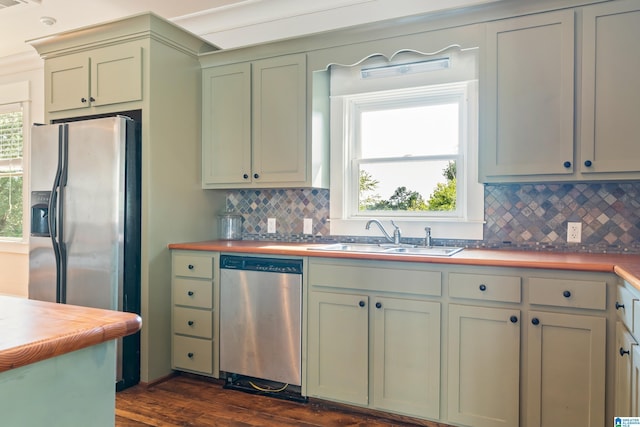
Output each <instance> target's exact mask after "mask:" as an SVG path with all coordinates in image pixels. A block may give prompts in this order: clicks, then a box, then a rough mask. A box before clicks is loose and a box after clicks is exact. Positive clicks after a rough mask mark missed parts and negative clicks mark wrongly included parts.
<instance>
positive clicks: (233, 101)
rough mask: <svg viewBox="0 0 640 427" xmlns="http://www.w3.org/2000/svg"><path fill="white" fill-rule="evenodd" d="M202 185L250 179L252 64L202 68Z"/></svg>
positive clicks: (242, 183) (211, 185)
mask: <svg viewBox="0 0 640 427" xmlns="http://www.w3.org/2000/svg"><path fill="white" fill-rule="evenodd" d="M202 89H203V91H204V94H205V95H204V97H203V105H202V118H203V120H202V138H203V144H202V185H203V187H205V188H212V187H214V186H221V187H222V186H225V185H229V186H231V185H236V186H241V185H242V186H244V185H246V184H247V183H248V182H251V64H250V63H248V62H247V63H242V64H232V65H225V66H220V67H214V68H207V69H205V70H203V71H202Z"/></svg>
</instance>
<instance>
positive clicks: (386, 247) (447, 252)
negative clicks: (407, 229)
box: [309, 243, 463, 256]
mask: <svg viewBox="0 0 640 427" xmlns="http://www.w3.org/2000/svg"><path fill="white" fill-rule="evenodd" d="M309 249H311V250H316V251H329V252H361V253H378V254H394V255H422V256H451V255H453V254H456V253H458V252H460V251H461V250H462V249H463V248H460V247H455V246H430V247H425V246H413V245H400V246H396V245H390V244H370V243H334V244H331V245H326V246H320V247H314V248H309Z"/></svg>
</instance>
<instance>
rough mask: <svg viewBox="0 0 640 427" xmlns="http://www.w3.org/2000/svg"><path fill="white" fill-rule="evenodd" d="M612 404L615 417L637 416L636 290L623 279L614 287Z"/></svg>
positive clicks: (639, 305) (639, 327) (639, 304)
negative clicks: (614, 317)
mask: <svg viewBox="0 0 640 427" xmlns="http://www.w3.org/2000/svg"><path fill="white" fill-rule="evenodd" d="M615 309H616V316H617V321H616V340H615V343H614V344H615V345H614V348H613V350H614V359H615V405H614V408H615V409H614V414H615V416H617V417H638V416H640V346H639V345H638V342H639V341H640V315H638V313H640V291H638V290H636V289H635V288H633V287H632V286H631V285H630V284H628V283H626V282H625V283H624V284H621V285H619V286H618V287H617V289H616V301H615Z"/></svg>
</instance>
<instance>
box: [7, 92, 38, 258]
mask: <svg viewBox="0 0 640 427" xmlns="http://www.w3.org/2000/svg"><path fill="white" fill-rule="evenodd" d="M30 95H31V94H30V88H29V82H28V81H23V82H17V83H10V84H3V85H0V105H5V104H22V132H23V138H22V189H23V190H22V207H23V209H22V224H23V225H22V238H13V239H12V238H9V237H0V252H6V253H17V254H27V253H29V223H30V222H29V221H30V218H29V210H30V206H31V205H30V203H29V200H30V197H29V188H30V185H29V175H30V174H29V153H30V143H29V141H30V132H29V123H31V121H30V117H31V115H30V110H31V97H30Z"/></svg>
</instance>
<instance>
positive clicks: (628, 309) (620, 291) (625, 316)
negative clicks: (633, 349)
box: [615, 286, 639, 332]
mask: <svg viewBox="0 0 640 427" xmlns="http://www.w3.org/2000/svg"><path fill="white" fill-rule="evenodd" d="M636 301H638V299H637V298H634V296H633V294H632V293H631V291H630V290H629V289H627V288H625V287H624V286H618V287H617V289H616V302H615V306H616V314H617V315H618V319H620V320H621V321H622V323H624V326H626V327H627V329H629V330H630V331H631V332H634V330H635V331H639V330H638V329H634V326H635V324H634V323H635V322H634V316H633V312H634V308H635V307H634V306H635V302H636Z"/></svg>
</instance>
